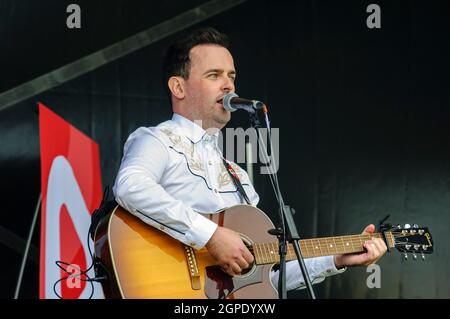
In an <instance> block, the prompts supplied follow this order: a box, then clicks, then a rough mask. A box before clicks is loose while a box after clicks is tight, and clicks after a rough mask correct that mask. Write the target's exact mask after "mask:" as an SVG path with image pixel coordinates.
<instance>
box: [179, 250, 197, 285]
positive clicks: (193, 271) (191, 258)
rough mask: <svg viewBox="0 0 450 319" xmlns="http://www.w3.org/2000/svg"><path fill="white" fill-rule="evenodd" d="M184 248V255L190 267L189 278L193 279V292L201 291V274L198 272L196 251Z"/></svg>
mask: <svg viewBox="0 0 450 319" xmlns="http://www.w3.org/2000/svg"><path fill="white" fill-rule="evenodd" d="M183 246H184V255H185V257H186V264H187V266H188V271H189V276H190V278H191V287H192V289H193V290H200V289H201V284H200V274H199V272H198V267H197V260H196V258H195V252H194V249H193V248H192V247H190V246H186V245H183Z"/></svg>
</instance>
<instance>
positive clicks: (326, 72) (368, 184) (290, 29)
mask: <svg viewBox="0 0 450 319" xmlns="http://www.w3.org/2000/svg"><path fill="white" fill-rule="evenodd" d="M71 2H74V1H50V0H46V1H39V2H37V1H13V0H0V18H1V19H0V27H1V28H0V45H1V50H0V65H1V78H0V92H4V91H6V90H8V89H12V88H14V87H15V86H17V85H19V84H21V83H24V82H26V81H29V80H32V79H34V78H35V77H37V76H39V75H42V74H45V73H47V72H50V71H52V70H53V69H55V68H57V67H60V66H62V65H65V64H67V63H69V62H72V61H74V60H75V59H77V58H80V57H82V56H84V55H87V54H89V53H92V52H95V51H96V50H99V49H102V48H104V47H105V46H107V45H110V44H112V43H115V42H117V41H119V40H122V39H124V38H126V37H128V36H130V35H133V34H135V33H137V32H139V31H141V30H144V29H146V28H149V27H151V26H154V25H156V24H157V23H160V22H162V21H165V20H167V19H169V18H171V17H173V16H175V15H176V14H178V13H181V12H183V11H185V10H187V9H190V8H193V7H195V6H197V5H200V4H202V3H203V1H179V2H177V1H173V0H171V1H165V2H164V3H161V2H159V1H158V2H156V1H133V2H125V1H118V0H116V1H76V3H78V4H79V5H80V6H81V8H82V29H81V30H68V29H67V28H66V27H65V19H66V16H67V14H66V13H65V8H66V6H67V5H68V4H69V3H71ZM370 3H371V2H370V1H339V2H338V1H313V0H310V1H296V2H294V1H292V2H290V1H284V2H283V1H281V2H280V1H277V2H275V1H268V0H267V1H257V0H249V1H247V2H245V3H243V4H241V5H238V6H236V7H235V8H233V9H231V10H229V11H226V12H224V13H221V14H219V15H217V16H214V17H212V18H210V19H208V20H206V21H204V22H202V23H200V24H197V25H195V26H194V27H191V28H190V29H194V28H196V27H198V26H213V27H215V28H217V29H219V30H220V31H223V32H225V33H227V34H228V35H229V36H230V38H231V40H232V53H233V55H234V58H235V64H236V67H237V71H238V80H237V92H238V93H239V94H240V95H241V96H244V97H254V98H258V99H260V100H262V101H264V102H267V103H268V105H269V106H270V111H271V122H272V126H273V127H276V128H279V129H280V170H279V178H280V183H281V188H282V191H283V193H284V197H285V201H286V202H287V203H289V204H290V205H292V206H293V207H295V209H296V211H297V214H296V215H295V220H296V223H297V225H298V228H299V231H300V234H301V235H302V237H304V238H307V237H316V236H327V235H342V234H349V233H359V232H360V231H361V230H362V228H363V227H364V226H365V225H366V224H368V223H376V222H377V221H378V220H379V219H381V218H382V217H384V216H385V215H386V214H387V213H390V214H391V221H392V222H394V223H397V222H398V223H405V222H408V223H410V224H413V223H417V224H422V225H427V226H429V227H430V229H431V231H432V233H433V236H434V241H435V244H436V247H435V249H436V251H435V253H434V254H433V255H432V256H431V257H430V258H429V259H428V260H427V261H425V262H421V261H417V262H410V261H408V262H402V261H401V258H400V255H399V254H398V253H397V252H392V253H390V254H389V255H388V256H386V257H384V258H383V259H382V260H381V261H380V263H379V264H380V266H381V269H382V277H381V288H380V289H368V288H367V286H366V278H367V276H368V275H369V274H368V273H366V269H365V268H358V269H356V268H355V269H349V270H347V272H345V273H344V274H342V275H340V276H336V277H332V278H329V279H327V280H326V281H325V282H323V283H321V284H318V285H316V286H315V290H316V294H317V296H318V297H320V298H449V297H450V285H449V284H448V280H449V272H448V266H447V264H448V262H449V257H450V256H449V253H448V252H449V250H448V249H447V248H446V245H447V244H450V240H449V238H448V236H447V235H446V226H447V224H448V222H449V220H450V216H449V213H448V207H450V164H449V163H450V148H449V146H450V145H449V144H450V143H449V136H450V128H449V120H450V110H449V102H450V98H449V97H448V94H447V93H448V91H447V89H448V87H449V80H448V73H449V71H450V63H449V61H448V56H450V49H449V44H448V38H449V35H450V32H449V26H448V23H449V21H450V19H449V12H450V5H449V4H448V2H446V1H442V2H438V1H432V2H431V1H430V2H424V1H395V2H394V1H377V2H376V3H377V4H379V5H380V7H381V23H382V25H381V29H376V30H375V29H368V28H367V26H366V17H367V16H368V13H366V7H367V5H369V4H370ZM177 35H178V34H176V35H174V36H170V37H168V38H165V39H163V40H161V41H159V42H157V43H154V44H152V45H150V46H148V47H146V48H144V49H141V50H139V51H137V52H135V53H132V54H130V55H128V56H126V57H123V58H121V59H119V60H117V61H115V62H112V63H110V64H108V65H106V66H103V67H101V68H99V69H96V70H94V71H92V72H90V73H87V74H85V75H83V76H81V77H79V78H76V79H74V80H71V81H69V82H66V83H64V84H62V85H60V86H58V87H55V88H53V89H51V90H48V91H46V92H43V93H42V94H39V95H38V96H34V97H32V98H30V99H27V100H25V101H22V102H20V103H17V104H15V105H13V106H11V107H9V108H7V109H5V110H3V111H0V176H1V183H0V194H1V199H2V200H1V203H2V206H3V209H2V212H3V213H2V218H1V219H0V226H1V231H2V233H3V234H2V236H1V237H2V242H1V243H0V251H1V254H2V263H1V264H0V269H1V272H0V273H1V275H0V297H4V298H11V297H12V296H13V294H14V287H15V283H16V280H17V276H18V271H19V267H20V261H21V252H22V250H23V244H24V240H25V239H26V238H27V235H28V230H29V226H30V224H31V220H32V215H33V211H34V207H35V204H36V201H37V198H38V195H39V192H40V166H39V165H40V162H39V130H38V129H39V128H38V116H37V114H36V113H35V109H36V102H37V101H41V102H43V103H44V104H46V105H47V106H48V107H50V108H51V109H52V110H54V111H55V112H56V113H58V114H59V115H61V116H62V117H63V118H65V119H66V120H68V121H69V122H71V123H72V124H73V125H75V126H76V127H78V128H79V129H80V130H82V131H83V132H85V133H86V134H87V135H89V136H90V137H92V138H93V139H94V140H95V141H97V143H98V144H99V146H100V156H101V169H102V179H103V185H112V183H113V181H114V177H115V174H116V172H117V169H118V165H119V161H120V158H121V152H122V146H123V143H124V141H125V139H126V137H127V136H128V134H129V133H130V132H132V131H133V130H134V129H136V128H137V127H139V126H143V125H145V126H151V125H155V124H157V123H159V122H160V121H162V120H165V119H167V118H168V117H170V116H171V109H170V106H169V104H168V99H167V98H166V96H165V93H164V90H163V88H162V84H161V81H160V75H161V74H160V62H161V56H162V52H163V50H164V48H165V47H166V46H167V44H168V43H170V42H172V41H173V40H174V39H175V38H177ZM247 126H248V121H247V118H246V116H245V114H238V113H234V114H233V119H232V121H231V123H230V125H229V127H244V128H245V127H247ZM255 187H256V189H257V191H258V192H259V194H260V196H261V202H260V207H261V208H262V209H263V210H264V211H266V212H267V213H268V214H269V215H270V216H271V217H273V219H274V221H275V222H276V221H277V217H276V216H277V215H276V204H275V200H274V196H273V195H272V192H271V188H270V184H269V183H268V181H267V179H266V177H264V176H259V175H258V176H255ZM37 226H38V227H37V229H36V232H35V234H34V237H33V246H32V249H31V254H30V259H29V260H28V263H27V268H26V272H25V277H24V282H23V286H22V290H21V294H20V296H21V297H26V298H36V297H37V296H38V269H39V267H38V263H37V261H38V248H39V224H38V225H37ZM289 296H290V297H291V298H306V297H307V295H306V293H305V291H299V292H291V293H290V294H289Z"/></svg>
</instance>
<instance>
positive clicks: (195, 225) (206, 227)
mask: <svg viewBox="0 0 450 319" xmlns="http://www.w3.org/2000/svg"><path fill="white" fill-rule="evenodd" d="M194 213H196V212H194ZM196 214H197V216H196V218H195V220H194V221H193V222H192V224H191V228H190V229H189V231H187V232H186V234H185V236H186V241H185V243H186V244H187V245H189V246H191V247H193V248H195V249H200V248H203V247H204V246H205V245H206V243H208V241H209V239H210V238H211V237H212V235H213V234H214V232H215V231H216V229H217V227H218V225H217V224H216V223H215V222H213V221H211V220H209V219H208V218H206V217H205V216H203V215H202V214H200V213H196Z"/></svg>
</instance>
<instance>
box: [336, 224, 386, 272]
mask: <svg viewBox="0 0 450 319" xmlns="http://www.w3.org/2000/svg"><path fill="white" fill-rule="evenodd" d="M373 232H375V225H373V224H370V225H369V226H367V227H366V228H365V229H364V231H363V235H369V234H372V233H373ZM363 246H364V248H365V249H366V252H364V253H356V254H344V255H336V256H334V264H335V265H336V268H337V269H340V268H343V267H350V266H368V265H370V264H373V263H375V262H376V261H377V260H378V259H380V258H381V256H383V255H384V253H385V252H386V250H387V247H386V244H385V243H384V241H383V240H382V239H381V238H372V239H370V240H368V241H366V242H365V243H364V245H363Z"/></svg>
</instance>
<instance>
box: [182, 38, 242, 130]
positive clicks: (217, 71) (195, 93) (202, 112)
mask: <svg viewBox="0 0 450 319" xmlns="http://www.w3.org/2000/svg"><path fill="white" fill-rule="evenodd" d="M190 60H191V69H190V72H189V78H188V79H187V80H186V81H185V93H186V94H185V99H186V105H187V107H189V108H192V109H191V111H192V112H191V114H192V115H193V116H194V120H201V121H202V126H203V128H204V129H207V128H219V129H221V128H222V127H224V126H225V125H226V124H227V123H228V121H229V120H230V118H231V114H230V112H229V111H226V110H225V109H224V108H223V104H222V98H223V96H224V95H225V94H227V93H229V92H234V89H235V88H234V80H235V77H236V70H235V69H234V62H233V57H232V56H231V53H230V52H229V51H228V50H227V49H226V48H224V47H221V46H218V45H209V44H208V45H197V46H195V47H193V48H192V49H191V52H190Z"/></svg>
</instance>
